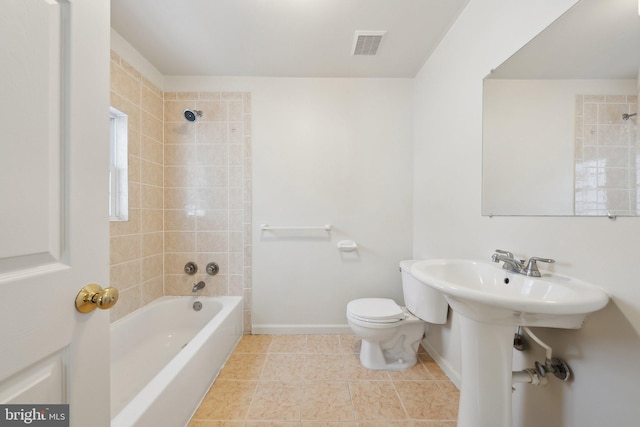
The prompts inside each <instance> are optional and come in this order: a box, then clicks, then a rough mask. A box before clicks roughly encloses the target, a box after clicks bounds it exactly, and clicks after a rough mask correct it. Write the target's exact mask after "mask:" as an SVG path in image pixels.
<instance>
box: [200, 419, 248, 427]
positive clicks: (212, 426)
mask: <svg viewBox="0 0 640 427" xmlns="http://www.w3.org/2000/svg"><path fill="white" fill-rule="evenodd" d="M188 427H244V421H212V420H195V419H194V420H192V421H191V422H190V423H189V426H188Z"/></svg>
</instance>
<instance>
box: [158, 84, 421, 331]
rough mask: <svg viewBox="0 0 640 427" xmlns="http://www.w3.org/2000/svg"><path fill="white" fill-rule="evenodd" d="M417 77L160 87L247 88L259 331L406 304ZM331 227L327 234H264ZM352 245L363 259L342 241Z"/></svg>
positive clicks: (330, 326) (339, 326)
mask: <svg viewBox="0 0 640 427" xmlns="http://www.w3.org/2000/svg"><path fill="white" fill-rule="evenodd" d="M411 89H412V81H411V80H410V79H301V78H242V77H238V78H208V77H202V78H196V77H171V76H167V77H166V79H165V90H166V91H169V92H172V91H193V90H199V91H217V90H224V91H235V90H238V91H249V92H251V94H252V116H253V124H252V132H253V134H252V135H253V147H252V149H253V168H252V171H253V212H252V218H253V224H254V226H253V227H254V230H253V330H254V332H258V333H265V332H268V333H289V332H299V333H314V332H317V333H322V332H339V331H346V330H348V327H347V324H346V317H345V309H346V304H347V302H348V301H350V300H351V299H354V298H358V297H365V296H369V297H371V296H385V297H391V298H395V299H396V300H397V301H398V302H402V293H401V288H400V274H399V271H398V263H399V261H400V260H402V259H407V258H408V257H410V256H411V240H412V238H411V197H412V172H411V164H412V161H411V144H412V126H411V123H412V105H411V104H412V103H411ZM261 223H268V224H270V225H273V226H304V225H323V224H332V226H333V228H332V230H331V232H330V233H327V232H325V231H306V232H285V231H280V232H261V231H260V229H259V226H260V224H261ZM342 239H352V240H354V241H356V242H357V243H358V245H359V249H358V252H356V253H349V254H341V253H340V252H339V251H338V250H337V248H336V244H337V242H338V241H339V240H342Z"/></svg>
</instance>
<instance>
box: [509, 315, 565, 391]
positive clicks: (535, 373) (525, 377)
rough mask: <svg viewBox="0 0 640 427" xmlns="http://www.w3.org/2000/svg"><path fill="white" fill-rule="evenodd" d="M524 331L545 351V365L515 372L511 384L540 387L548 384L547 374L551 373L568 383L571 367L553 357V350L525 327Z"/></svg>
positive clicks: (539, 364)
mask: <svg viewBox="0 0 640 427" xmlns="http://www.w3.org/2000/svg"><path fill="white" fill-rule="evenodd" d="M522 329H523V330H524V331H525V332H526V334H527V335H528V336H529V337H531V339H533V340H534V341H535V342H536V343H538V344H539V345H540V346H541V347H542V348H544V350H545V363H544V364H542V363H540V362H536V363H535V366H536V367H535V369H534V368H529V369H523V370H522V371H514V372H512V373H511V384H512V385H513V384H516V383H529V384H533V385H540V384H546V383H547V378H546V376H547V373H549V372H551V373H552V374H553V375H555V376H556V378H558V379H559V380H561V381H568V380H569V378H570V377H571V369H570V368H569V365H567V363H566V362H565V361H564V360H562V359H558V358H557V357H553V350H552V349H551V347H550V346H549V345H547V344H546V343H545V342H543V341H542V340H541V339H540V338H538V337H537V336H536V335H535V334H534V333H533V332H531V330H530V329H529V328H528V327H526V326H524V327H522Z"/></svg>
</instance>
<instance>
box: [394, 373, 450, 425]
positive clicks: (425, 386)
mask: <svg viewBox="0 0 640 427" xmlns="http://www.w3.org/2000/svg"><path fill="white" fill-rule="evenodd" d="M394 385H395V386H396V389H397V390H398V394H399V395H400V399H401V400H402V403H403V405H404V407H405V409H406V410H407V413H408V414H409V417H410V418H413V419H423V420H425V419H427V420H454V419H456V412H457V406H456V405H455V404H454V403H452V402H451V401H450V400H449V398H448V397H447V395H446V394H445V393H444V392H443V391H442V390H440V388H439V387H438V384H437V383H436V382H435V381H396V382H394Z"/></svg>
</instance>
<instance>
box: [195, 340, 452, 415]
mask: <svg viewBox="0 0 640 427" xmlns="http://www.w3.org/2000/svg"><path fill="white" fill-rule="evenodd" d="M360 344H361V341H360V340H359V339H358V338H357V337H355V336H354V335H339V336H338V335H331V336H329V335H309V336H306V335H276V336H270V335H245V336H243V337H242V339H241V340H240V342H239V343H238V346H237V347H236V349H235V350H234V352H233V354H232V355H231V357H230V358H229V360H228V361H227V363H226V364H225V366H224V368H223V369H222V371H221V373H220V376H219V377H218V379H216V382H215V383H214V385H213V386H212V387H211V389H210V390H209V392H208V393H207V396H206V397H205V399H204V400H203V402H202V404H201V405H200V407H199V408H198V410H197V411H196V414H195V415H194V417H193V419H192V420H191V422H190V424H189V426H188V427H241V426H243V427H455V425H456V422H455V419H456V414H457V406H458V401H459V396H460V394H459V392H458V390H457V389H456V387H455V386H454V385H453V383H451V381H449V379H448V378H447V377H446V375H445V374H444V373H443V372H442V370H441V369H440V367H438V365H437V364H436V363H435V362H434V361H433V359H431V357H429V355H428V354H427V353H426V352H424V349H423V348H422V347H421V348H420V349H419V353H418V357H419V362H418V363H417V364H416V366H414V367H413V368H411V369H408V370H405V371H395V372H393V371H375V370H369V369H366V368H364V367H363V366H362V364H361V363H360V359H359V351H360Z"/></svg>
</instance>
